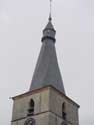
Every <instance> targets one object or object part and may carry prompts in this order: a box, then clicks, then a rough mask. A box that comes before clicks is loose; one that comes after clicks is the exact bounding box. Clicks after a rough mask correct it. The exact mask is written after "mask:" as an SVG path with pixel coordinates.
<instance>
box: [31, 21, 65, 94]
mask: <svg viewBox="0 0 94 125" xmlns="http://www.w3.org/2000/svg"><path fill="white" fill-rule="evenodd" d="M48 30H49V31H50V32H49V33H48ZM44 31H45V33H44ZM44 31H43V38H44V37H45V39H43V38H42V40H43V41H42V47H41V51H40V54H39V58H38V61H37V65H36V68H35V71H34V75H33V78H32V82H31V86H30V90H29V91H32V90H35V89H39V88H42V87H45V86H48V85H51V86H53V87H55V88H56V89H57V90H58V91H60V92H62V93H64V94H65V90H64V85H63V81H62V77H61V73H60V70H59V66H58V61H57V56H56V49H55V42H54V40H55V29H54V27H53V25H52V22H51V21H50V20H49V22H48V24H47V26H46V28H45V29H44ZM46 36H47V37H46ZM52 38H53V39H52Z"/></svg>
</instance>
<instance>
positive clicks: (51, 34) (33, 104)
mask: <svg viewBox="0 0 94 125" xmlns="http://www.w3.org/2000/svg"><path fill="white" fill-rule="evenodd" d="M55 34H56V31H55V29H54V27H53V24H52V18H51V16H50V17H49V20H48V24H47V26H46V27H45V29H44V30H43V37H42V40H41V41H42V47H41V51H40V54H39V58H38V61H37V65H36V68H35V72H34V75H33V78H32V82H31V86H30V89H29V91H28V92H26V93H24V94H21V95H18V96H15V97H13V98H12V99H13V101H14V104H13V114H12V121H11V125H79V118H78V109H79V105H78V104H77V103H75V102H74V101H73V100H72V99H70V98H69V97H68V96H67V95H66V93H65V89H64V84H63V80H62V77H61V74H60V70H59V66H58V61H57V56H56V50H55V43H56V39H55Z"/></svg>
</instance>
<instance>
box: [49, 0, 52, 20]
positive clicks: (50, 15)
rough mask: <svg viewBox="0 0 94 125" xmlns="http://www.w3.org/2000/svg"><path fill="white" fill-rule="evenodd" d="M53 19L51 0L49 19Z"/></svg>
mask: <svg viewBox="0 0 94 125" xmlns="http://www.w3.org/2000/svg"><path fill="white" fill-rule="evenodd" d="M51 20H52V0H50V14H49V21H51Z"/></svg>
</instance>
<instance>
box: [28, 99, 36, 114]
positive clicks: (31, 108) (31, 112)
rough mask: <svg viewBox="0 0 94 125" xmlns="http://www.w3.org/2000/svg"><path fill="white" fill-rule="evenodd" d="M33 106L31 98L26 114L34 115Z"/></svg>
mask: <svg viewBox="0 0 94 125" xmlns="http://www.w3.org/2000/svg"><path fill="white" fill-rule="evenodd" d="M34 107H35V103H34V100H33V99H31V100H30V102H29V109H28V116H32V115H34Z"/></svg>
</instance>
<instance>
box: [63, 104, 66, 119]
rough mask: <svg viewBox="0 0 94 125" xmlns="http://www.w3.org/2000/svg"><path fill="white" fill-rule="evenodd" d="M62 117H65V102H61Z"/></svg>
mask: <svg viewBox="0 0 94 125" xmlns="http://www.w3.org/2000/svg"><path fill="white" fill-rule="evenodd" d="M62 118H63V120H66V119H67V114H66V104H65V102H64V103H63V104H62Z"/></svg>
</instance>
